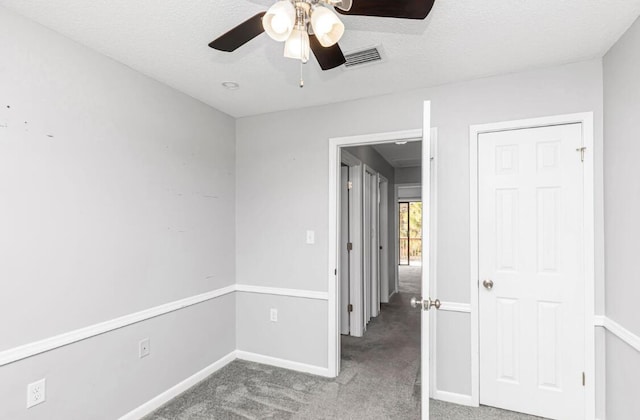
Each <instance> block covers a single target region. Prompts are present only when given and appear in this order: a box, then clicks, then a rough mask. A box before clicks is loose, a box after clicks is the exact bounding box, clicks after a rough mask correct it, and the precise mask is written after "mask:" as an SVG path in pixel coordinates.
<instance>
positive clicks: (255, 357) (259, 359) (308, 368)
mask: <svg viewBox="0 0 640 420" xmlns="http://www.w3.org/2000/svg"><path fill="white" fill-rule="evenodd" d="M235 355H236V358H238V359H240V360H247V361H249V362H256V363H262V364H263V365H270V366H275V367H279V368H284V369H290V370H295V371H298V372H305V373H311V374H313V375H318V376H324V377H326V378H331V377H333V376H334V375H331V374H330V373H329V369H327V368H325V367H321V366H314V365H308V364H306V363H300V362H294V361H291V360H286V359H280V358H277V357H271V356H265V355H263V354H258V353H251V352H248V351H244V350H236V351H235Z"/></svg>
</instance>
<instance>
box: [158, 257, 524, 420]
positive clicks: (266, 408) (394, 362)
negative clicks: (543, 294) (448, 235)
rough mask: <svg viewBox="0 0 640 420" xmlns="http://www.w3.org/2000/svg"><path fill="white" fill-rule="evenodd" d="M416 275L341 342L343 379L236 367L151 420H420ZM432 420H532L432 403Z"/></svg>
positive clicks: (244, 365) (242, 365)
mask: <svg viewBox="0 0 640 420" xmlns="http://www.w3.org/2000/svg"><path fill="white" fill-rule="evenodd" d="M407 268H409V269H413V268H415V267H407ZM417 268H418V270H417V272H418V275H417V279H418V280H417V281H418V286H419V268H420V267H417ZM403 271H405V273H404V274H403ZM415 273H416V270H415V269H414V270H401V279H400V280H401V282H400V283H401V292H400V293H399V294H396V295H394V296H393V298H392V300H391V302H390V303H389V304H386V305H383V307H382V312H381V314H380V315H379V316H378V317H377V318H375V319H372V321H371V322H370V323H369V326H368V328H367V332H366V334H365V336H364V337H362V338H355V337H347V336H343V337H342V365H341V366H342V370H341V373H340V376H339V377H338V378H334V379H327V378H322V377H318V376H314V375H309V374H303V373H299V372H294V371H289V370H286V369H280V368H275V367H270V366H264V365H260V364H257V363H251V362H245V361H234V362H232V363H230V364H229V365H227V366H226V367H224V368H223V369H221V370H219V371H218V372H216V373H214V374H213V375H211V376H210V377H208V378H207V379H205V380H204V381H203V382H201V383H199V384H198V385H196V386H195V387H193V388H191V389H190V390H188V391H186V392H185V393H183V394H182V395H180V396H178V397H177V398H175V399H174V400H172V401H170V402H169V403H167V404H166V405H165V406H163V407H161V408H160V409H158V410H157V411H156V412H155V413H153V414H151V415H149V416H147V417H146V419H147V420H204V419H224V420H227V419H229V420H235V419H241V420H246V419H256V420H257V419H309V420H314V419H353V420H355V419H367V420H375V419H380V420H382V419H407V420H409V419H419V418H420V383H419V380H418V379H419V371H420V328H419V326H420V313H419V311H416V310H411V309H410V307H409V299H410V297H411V296H412V295H413V294H416V293H404V291H405V290H407V291H409V290H411V287H413V288H414V289H415V285H416V275H415ZM407 274H409V275H407ZM403 277H407V278H403ZM403 285H404V286H403ZM418 292H419V289H418ZM418 294H419V293H418ZM430 413H431V418H432V419H434V420H450V419H451V420H453V419H455V420H463V419H470V420H471V419H472V420H489V419H496V420H498V419H514V420H516V419H517V420H533V419H535V418H534V417H530V416H524V415H520V414H517V413H512V412H508V411H503V410H498V409H495V408H491V407H480V408H470V407H463V406H458V405H455V404H449V403H443V402H440V401H431V408H430Z"/></svg>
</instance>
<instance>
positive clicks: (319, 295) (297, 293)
mask: <svg viewBox="0 0 640 420" xmlns="http://www.w3.org/2000/svg"><path fill="white" fill-rule="evenodd" d="M236 291H237V292H245V293H260V294H263V295H278V296H289V297H298V298H304V299H317V300H328V299H329V294H328V293H327V292H319V291H314V290H300V289H283V288H280V287H265V286H253V285H250V284H237V285H236Z"/></svg>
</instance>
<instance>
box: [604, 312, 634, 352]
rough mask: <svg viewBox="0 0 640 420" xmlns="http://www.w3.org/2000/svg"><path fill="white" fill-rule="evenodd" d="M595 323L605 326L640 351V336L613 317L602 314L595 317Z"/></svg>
mask: <svg viewBox="0 0 640 420" xmlns="http://www.w3.org/2000/svg"><path fill="white" fill-rule="evenodd" d="M594 325H595V326H596V327H603V328H605V329H606V330H607V331H609V332H610V333H611V334H613V335H615V336H616V337H618V338H619V339H620V340H622V341H624V342H625V343H627V344H628V345H629V346H631V347H633V348H634V349H636V350H637V351H640V336H638V335H636V334H634V333H632V332H631V331H629V330H628V329H626V328H625V327H623V326H622V325H620V324H618V323H617V322H616V321H614V320H612V319H611V318H607V317H606V316H602V315H600V316H596V317H594Z"/></svg>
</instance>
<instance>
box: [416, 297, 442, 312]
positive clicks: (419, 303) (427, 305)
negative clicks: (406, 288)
mask: <svg viewBox="0 0 640 420" xmlns="http://www.w3.org/2000/svg"><path fill="white" fill-rule="evenodd" d="M440 306H441V303H440V299H436V300H431V298H429V299H421V298H417V297H415V296H414V297H412V298H411V307H412V308H418V307H421V308H422V310H424V311H428V310H429V309H431V308H433V307H435V308H436V309H440Z"/></svg>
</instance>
